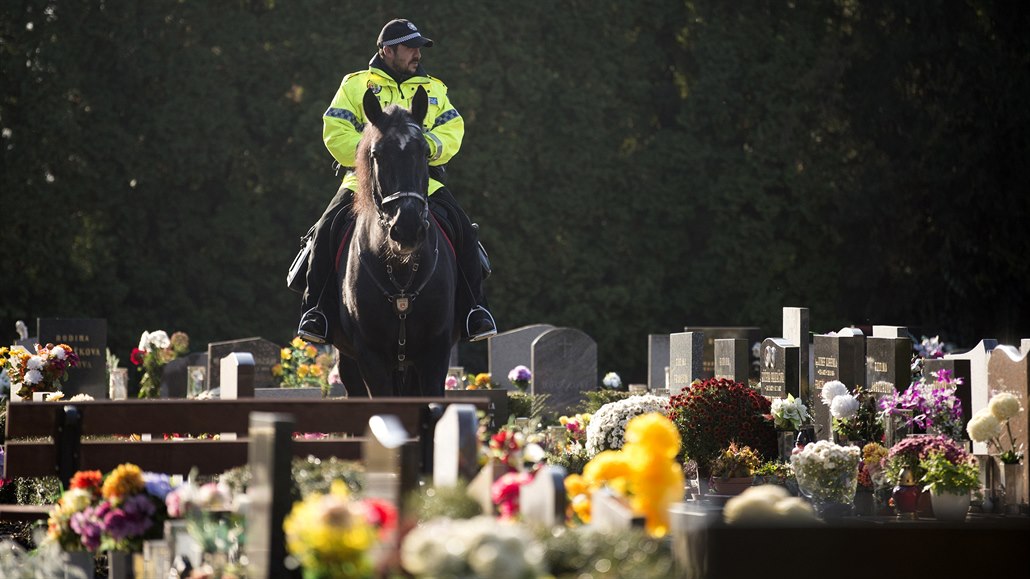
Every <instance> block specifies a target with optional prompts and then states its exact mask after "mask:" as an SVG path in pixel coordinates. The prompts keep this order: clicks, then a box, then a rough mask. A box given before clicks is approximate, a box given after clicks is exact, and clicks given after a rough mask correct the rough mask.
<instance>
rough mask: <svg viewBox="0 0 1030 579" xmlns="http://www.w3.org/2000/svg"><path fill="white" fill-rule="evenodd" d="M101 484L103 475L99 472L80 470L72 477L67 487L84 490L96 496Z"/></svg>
mask: <svg viewBox="0 0 1030 579" xmlns="http://www.w3.org/2000/svg"><path fill="white" fill-rule="evenodd" d="M102 484H104V474H103V473H101V472H100V471H99V470H80V471H79V472H77V473H75V474H74V475H73V476H72V480H71V483H70V484H69V487H70V488H73V489H86V490H89V491H92V492H93V493H94V494H96V493H98V492H99V491H100V486H101V485H102Z"/></svg>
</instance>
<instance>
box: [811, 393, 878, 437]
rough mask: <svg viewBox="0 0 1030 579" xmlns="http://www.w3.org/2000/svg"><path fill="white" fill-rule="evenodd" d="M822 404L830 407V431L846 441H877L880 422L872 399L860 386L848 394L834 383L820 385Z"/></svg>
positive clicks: (871, 395)
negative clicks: (831, 429)
mask: <svg viewBox="0 0 1030 579" xmlns="http://www.w3.org/2000/svg"><path fill="white" fill-rule="evenodd" d="M822 399H823V402H824V403H825V404H826V405H827V406H829V407H830V416H831V417H832V425H831V427H832V428H833V432H835V433H836V434H837V436H839V437H840V438H842V439H844V440H847V441H856V442H857V441H862V442H879V441H880V440H882V439H883V420H882V418H881V417H880V416H879V413H878V411H877V408H876V396H874V395H873V394H872V393H871V392H869V391H867V390H865V389H864V388H862V387H861V386H856V387H855V392H854V393H851V392H848V388H847V386H845V385H844V383H843V382H840V381H838V380H832V381H830V382H827V383H826V384H824V385H823V392H822Z"/></svg>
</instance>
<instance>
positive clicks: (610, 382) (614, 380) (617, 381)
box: [601, 372, 622, 390]
mask: <svg viewBox="0 0 1030 579" xmlns="http://www.w3.org/2000/svg"><path fill="white" fill-rule="evenodd" d="M601 382H602V383H603V384H604V386H605V388H610V389H612V390H617V389H618V388H619V386H622V378H619V375H618V374H616V373H615V372H608V373H607V374H605V375H604V379H603V380H601Z"/></svg>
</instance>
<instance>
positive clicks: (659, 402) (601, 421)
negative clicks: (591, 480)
mask: <svg viewBox="0 0 1030 579" xmlns="http://www.w3.org/2000/svg"><path fill="white" fill-rule="evenodd" d="M668 409H669V400H668V399H667V398H665V397H663V396H651V395H649V394H645V395H642V396H630V397H629V398H625V399H623V400H619V401H618V402H612V403H609V404H605V405H604V406H602V407H601V408H600V409H599V410H598V411H597V412H596V413H595V414H594V415H593V417H592V418H591V419H590V423H589V424H587V444H586V448H587V453H588V454H590V455H591V456H593V455H595V454H597V453H599V452H601V451H604V450H617V449H620V448H622V444H623V438H624V435H625V428H626V423H627V422H628V421H629V419H631V418H633V417H634V416H639V415H641V414H646V413H648V412H661V413H666V412H668Z"/></svg>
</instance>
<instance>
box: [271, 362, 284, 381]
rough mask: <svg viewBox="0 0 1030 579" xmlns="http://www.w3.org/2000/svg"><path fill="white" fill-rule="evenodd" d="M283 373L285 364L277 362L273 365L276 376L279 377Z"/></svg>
mask: <svg viewBox="0 0 1030 579" xmlns="http://www.w3.org/2000/svg"><path fill="white" fill-rule="evenodd" d="M282 375H283V365H282V364H276V365H275V366H272V376H275V377H276V378H278V377H279V376H282Z"/></svg>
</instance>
